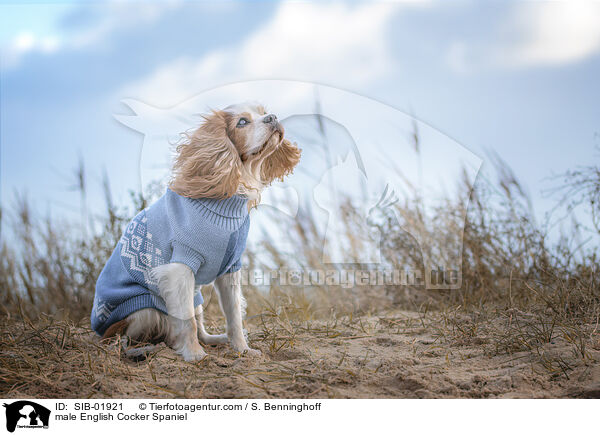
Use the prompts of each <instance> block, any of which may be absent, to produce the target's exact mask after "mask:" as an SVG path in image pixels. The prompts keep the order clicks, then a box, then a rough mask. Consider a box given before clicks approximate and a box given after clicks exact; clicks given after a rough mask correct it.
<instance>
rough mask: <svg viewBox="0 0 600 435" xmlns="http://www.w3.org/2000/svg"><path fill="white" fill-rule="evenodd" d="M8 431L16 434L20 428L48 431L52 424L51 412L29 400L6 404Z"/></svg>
mask: <svg viewBox="0 0 600 435" xmlns="http://www.w3.org/2000/svg"><path fill="white" fill-rule="evenodd" d="M4 407H5V408H6V430H8V431H9V432H14V431H15V429H16V428H17V427H18V428H19V429H21V428H28V429H35V428H43V429H47V428H48V424H49V422H50V410H49V409H48V408H45V407H43V406H42V405H38V404H37V403H35V402H30V401H29V400H19V401H17V402H13V403H10V404H7V403H5V404H4Z"/></svg>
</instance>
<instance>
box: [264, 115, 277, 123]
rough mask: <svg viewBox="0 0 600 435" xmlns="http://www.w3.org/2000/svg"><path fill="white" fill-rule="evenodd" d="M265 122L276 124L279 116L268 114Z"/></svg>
mask: <svg viewBox="0 0 600 435" xmlns="http://www.w3.org/2000/svg"><path fill="white" fill-rule="evenodd" d="M263 122H264V123H265V124H275V123H276V122H277V117H276V116H275V115H272V114H271V115H267V116H265V117H264V118H263Z"/></svg>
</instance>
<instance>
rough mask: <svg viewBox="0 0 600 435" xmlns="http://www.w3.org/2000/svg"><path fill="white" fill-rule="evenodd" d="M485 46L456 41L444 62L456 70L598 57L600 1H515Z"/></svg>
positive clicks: (550, 63)
mask: <svg viewBox="0 0 600 435" xmlns="http://www.w3.org/2000/svg"><path fill="white" fill-rule="evenodd" d="M493 37H494V38H495V40H493V41H491V42H489V43H487V44H486V43H483V42H481V43H476V42H468V41H455V42H454V43H452V44H451V45H450V48H449V51H448V54H447V60H448V63H449V65H450V66H451V67H452V68H453V69H455V70H457V71H460V72H464V71H469V70H473V69H480V68H504V69H519V68H528V67H537V66H547V65H565V64H569V63H574V62H577V61H581V60H584V59H586V58H589V57H590V56H593V55H595V54H598V53H600V2H596V1H577V0H574V1H569V2H567V1H564V2H539V3H536V2H519V3H517V4H516V5H515V9H514V10H513V11H512V13H511V14H510V16H509V19H508V20H507V21H506V22H505V23H503V24H502V26H501V27H500V29H499V32H498V33H497V34H496V35H493Z"/></svg>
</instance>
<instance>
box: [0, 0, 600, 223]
mask: <svg viewBox="0 0 600 435" xmlns="http://www.w3.org/2000/svg"><path fill="white" fill-rule="evenodd" d="M0 50H1V55H2V58H1V62H2V63H1V65H0V86H1V95H0V105H1V106H0V108H1V114H0V116H1V118H0V121H1V131H0V144H1V154H0V156H1V164H0V170H1V176H0V182H1V189H0V195H1V196H0V199H1V201H2V205H3V206H4V205H7V204H10V203H11V202H12V199H13V197H14V192H15V191H17V190H18V191H26V192H27V193H28V196H29V198H30V199H32V200H33V201H34V203H35V205H36V207H37V208H38V209H39V210H41V211H46V210H52V213H53V214H55V215H56V214H65V215H75V216H76V215H77V213H78V210H79V203H78V200H79V198H78V195H77V194H76V193H75V192H73V191H72V190H70V186H72V184H73V176H72V173H73V169H74V168H75V166H76V165H77V161H78V158H79V155H81V156H82V157H83V159H84V161H85V163H86V167H87V169H88V171H89V177H90V178H89V184H90V189H91V195H90V202H91V204H90V207H91V208H92V209H94V208H96V207H98V208H101V187H100V180H101V175H102V171H103V170H106V172H107V173H108V175H109V177H110V180H111V185H112V189H113V191H114V193H115V197H116V199H117V201H120V202H126V199H127V198H128V190H129V189H136V188H138V187H139V185H140V175H139V163H138V162H139V155H140V147H141V146H142V143H143V138H142V137H141V135H140V134H139V133H136V132H135V131H133V130H131V129H128V128H127V127H125V126H123V125H122V124H121V123H119V122H118V121H117V120H116V119H115V118H114V115H115V114H130V113H131V112H130V109H129V108H127V107H126V106H125V105H124V104H123V103H122V102H121V101H122V100H123V99H126V98H130V99H135V100H139V101H142V102H144V103H146V104H148V105H150V106H153V107H159V108H170V107H176V106H177V105H178V104H181V103H182V102H184V101H186V100H187V99H189V98H192V97H194V96H197V95H198V94H201V93H202V92H204V91H207V90H210V89H214V88H218V87H219V86H223V85H228V84H231V83H236V82H242V81H246V80H264V79H278V80H287V81H302V82H310V83H317V84H322V85H327V86H331V87H335V88H338V89H343V90H346V91H349V92H353V93H357V94H360V95H363V96H367V97H369V98H372V99H374V100H377V101H379V102H381V103H384V104H387V105H390V106H392V107H395V108H397V109H400V110H402V111H405V112H412V113H414V114H415V115H416V117H417V118H419V119H420V120H422V121H424V122H425V123H427V124H428V125H430V126H432V127H433V128H435V129H436V130H438V131H440V132H442V133H444V134H446V135H448V136H449V137H451V138H452V139H453V140H454V141H456V142H457V143H458V144H461V145H462V146H464V147H466V148H467V149H469V150H471V151H472V152H473V153H475V154H476V155H478V156H480V157H481V158H482V159H483V161H484V168H485V167H486V162H487V158H486V151H489V150H493V151H494V152H496V153H498V154H499V155H500V156H501V157H502V158H504V159H505V160H506V161H507V162H508V163H509V164H510V166H511V167H512V168H513V169H514V171H515V173H516V174H517V176H519V177H520V178H521V180H522V181H523V182H524V183H525V184H526V186H527V187H528V190H529V191H530V192H531V194H532V195H533V197H534V204H535V205H536V207H538V208H539V209H540V210H544V209H547V208H548V207H549V206H550V201H548V200H547V199H544V198H543V197H542V196H541V195H540V192H541V190H542V189H545V188H548V187H551V186H553V185H555V184H553V183H551V182H548V181H547V180H545V178H546V177H548V176H549V175H551V174H552V173H560V172H563V171H565V170H567V169H569V168H573V167H574V166H576V165H586V164H590V163H597V162H598V159H599V158H600V156H599V154H598V153H599V152H600V151H598V149H596V150H595V149H594V146H599V143H600V139H598V136H597V135H598V134H599V133H600V107H599V100H600V99H599V97H600V82H599V80H598V78H599V76H600V3H598V2H569V3H566V2H565V3H547V2H491V3H487V2H439V3H436V2H428V1H412V2H385V3H378V2H370V3H366V2H344V3H341V2H318V3H317V2H275V1H259V2H222V3H218V4H216V2H183V1H162V2H161V1H155V2H149V3H141V2H128V1H119V2H100V1H94V2H78V3H75V2H51V3H50V2H49V3H45V2H36V3H26V4H20V3H17V2H13V3H6V2H2V3H0ZM262 98H264V97H263V96H261V95H256V97H255V99H259V100H262ZM232 102H233V101H232ZM263 102H265V103H266V104H267V105H272V106H275V107H281V106H282V105H283V104H284V102H283V101H263ZM353 109H355V113H356V116H358V117H360V116H361V108H360V107H356V108H353ZM374 128H376V124H375V125H374Z"/></svg>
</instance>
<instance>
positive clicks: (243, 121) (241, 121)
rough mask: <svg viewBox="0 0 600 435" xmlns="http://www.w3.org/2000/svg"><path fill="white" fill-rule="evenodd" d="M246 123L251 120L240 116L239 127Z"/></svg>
mask: <svg viewBox="0 0 600 435" xmlns="http://www.w3.org/2000/svg"><path fill="white" fill-rule="evenodd" d="M246 124H250V121H248V120H247V119H246V118H240V120H239V121H238V123H237V127H243V126H244V125H246Z"/></svg>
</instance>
